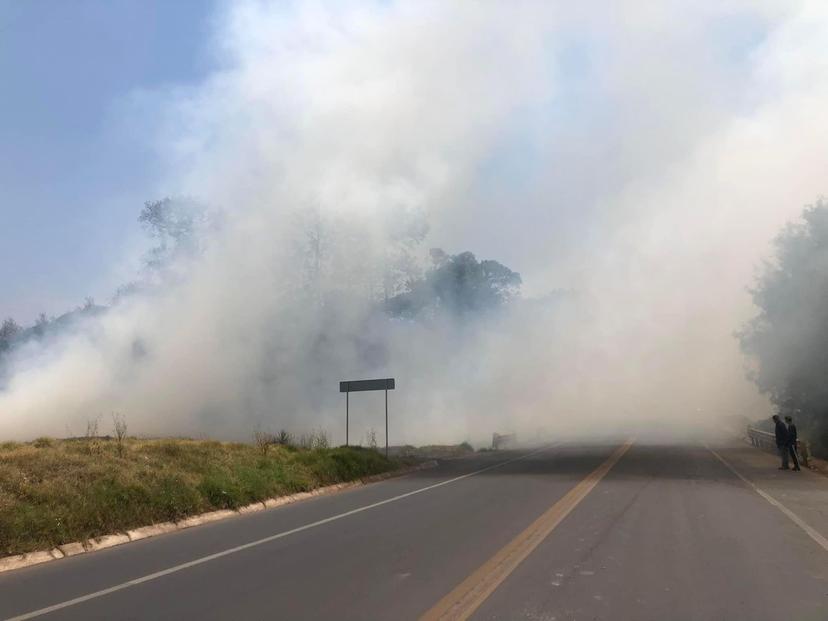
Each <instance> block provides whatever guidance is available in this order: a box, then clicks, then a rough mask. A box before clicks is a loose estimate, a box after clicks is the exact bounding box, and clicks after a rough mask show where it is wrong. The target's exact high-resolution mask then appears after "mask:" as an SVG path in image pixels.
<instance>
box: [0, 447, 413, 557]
mask: <svg viewBox="0 0 828 621" xmlns="http://www.w3.org/2000/svg"><path fill="white" fill-rule="evenodd" d="M399 465H400V462H398V461H394V460H388V459H386V458H385V457H384V456H383V455H382V454H380V453H378V452H377V451H374V450H369V449H363V448H358V447H354V448H345V447H339V448H315V449H302V448H296V447H289V446H272V447H270V448H269V449H268V450H267V451H266V452H265V453H262V451H261V450H260V449H258V448H257V447H255V446H252V445H248V444H238V443H229V442H215V441H202V440H179V439H176V440H170V439H163V440H139V439H127V440H125V442H124V451H123V454H120V453H119V451H118V448H117V446H116V442H115V441H114V440H112V439H108V438H82V439H71V440H56V439H53V438H39V439H37V440H35V441H34V442H28V443H18V442H5V443H2V444H0V556H5V555H11V554H20V553H23V552H30V551H33V550H39V549H45V548H50V547H53V546H56V545H60V544H62V543H68V542H72V541H81V540H84V539H88V538H90V537H98V536H101V535H105V534H109V533H113V532H116V531H124V530H127V529H130V528H136V527H139V526H145V525H147V524H153V523H157V522H165V521H170V520H180V519H182V518H185V517H187V516H190V515H195V514H198V513H202V512H205V511H212V510H216V509H236V508H238V507H241V506H244V505H246V504H250V503H252V502H256V501H260V500H264V499H266V498H272V497H275V496H279V495H283V494H291V493H295V492H299V491H308V490H311V489H314V488H316V487H319V486H322V485H329V484H332V483H339V482H344V481H351V480H354V479H357V478H361V477H364V476H368V475H372V474H379V473H381V472H386V471H389V470H392V469H394V468H396V467H398V466H399Z"/></svg>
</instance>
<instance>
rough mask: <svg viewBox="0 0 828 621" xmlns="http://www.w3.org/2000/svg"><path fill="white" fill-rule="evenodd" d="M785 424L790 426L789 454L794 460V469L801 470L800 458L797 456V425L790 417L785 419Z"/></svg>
mask: <svg viewBox="0 0 828 621" xmlns="http://www.w3.org/2000/svg"><path fill="white" fill-rule="evenodd" d="M785 424H786V425H787V426H788V453H790V455H791V459H792V460H793V466H794V467H793V469H794V470H801V468H800V467H799V456H798V455H797V454H796V440H797V435H796V425H794V423H793V419H792V418H791V417H790V416H786V417H785Z"/></svg>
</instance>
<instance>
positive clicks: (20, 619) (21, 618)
mask: <svg viewBox="0 0 828 621" xmlns="http://www.w3.org/2000/svg"><path fill="white" fill-rule="evenodd" d="M552 446H554V445H549V446H545V447H543V448H540V449H537V450H535V451H532V452H531V453H527V454H526V455H520V456H519V457H513V458H512V459H507V460H506V461H501V462H498V463H496V464H492V465H491V466H486V467H485V468H481V469H480V470H475V471H474V472H468V473H466V474H463V475H460V476H458V477H454V478H453V479H448V480H446V481H440V482H439V483H434V484H433V485H427V486H426V487H421V488H419V489H415V490H412V491H410V492H406V493H405V494H400V495H399V496H393V497H392V498H386V499H385V500H380V501H378V502H375V503H372V504H370V505H365V506H362V507H357V508H356V509H351V510H350V511H345V512H344V513H338V514H336V515H332V516H330V517H327V518H324V519H322V520H317V521H316V522H311V523H310V524H305V525H303V526H297V527H296V528H292V529H290V530H286V531H283V532H281V533H276V534H275V535H269V536H268V537H264V538H262V539H257V540H256V541H251V542H249V543H244V544H242V545H240V546H236V547H234V548H229V549H227V550H222V551H221V552H216V553H215V554H208V555H207V556H202V557H200V558H197V559H194V560H192V561H188V562H186V563H181V564H180V565H175V566H173V567H168V568H167V569H162V570H161V571H156V572H155V573H151V574H147V575H146V576H141V577H140V578H133V579H132V580H127V581H126V582H122V583H121V584H116V585H114V586H111V587H108V588H106V589H101V590H100V591H95V592H93V593H87V594H86V595H81V596H80V597H75V598H73V599H69V600H66V601H65V602H60V603H57V604H53V605H52V606H47V607H45V608H39V609H38V610H33V611H31V612H26V613H23V614H22V615H17V616H16V617H8V618H7V619H6V620H5V621H25V620H26V619H34V618H35V617H40V616H43V615H46V614H49V613H50V612H55V611H57V610H62V609H63V608H68V607H70V606H75V605H76V604H82V603H83V602H87V601H89V600H91V599H97V598H99V597H103V596H104V595H109V594H110V593H115V592H116V591H122V590H124V589H128V588H129V587H133V586H137V585H139V584H143V583H145V582H150V581H152V580H157V579H158V578H163V577H164V576H168V575H170V574H174V573H176V572H179V571H182V570H184V569H189V568H190V567H195V566H196V565H201V564H202V563H207V562H209V561H213V560H215V559H217V558H221V557H223V556H228V555H230V554H235V553H236V552H241V551H242V550H247V549H248V548H254V547H256V546H260V545H262V544H265V543H269V542H271V541H275V540H276V539H282V538H283V537H287V536H289V535H294V534H296V533H300V532H302V531H304V530H309V529H311V528H316V527H317V526H322V525H323V524H328V523H329V522H335V521H336V520H341V519H342V518H346V517H348V516H351V515H355V514H357V513H362V512H363V511H368V510H369V509H374V508H376V507H381V506H382V505H387V504H389V503H391V502H396V501H398V500H402V499H403V498H408V497H409V496H414V495H416V494H422V493H423V492H427V491H429V490H432V489H436V488H438V487H442V486H444V485H448V484H449V483H456V482H457V481H461V480H463V479H467V478H469V477H472V476H474V475H476V474H480V473H482V472H486V471H488V470H493V469H495V468H500V467H502V466H505V465H507V464H511V463H513V462H516V461H520V460H522V459H526V458H528V457H532V456H533V455H536V454H538V453H541V452H543V451H547V450H549V449H550V448H552Z"/></svg>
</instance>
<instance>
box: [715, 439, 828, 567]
mask: <svg viewBox="0 0 828 621" xmlns="http://www.w3.org/2000/svg"><path fill="white" fill-rule="evenodd" d="M705 446H707V445H705ZM707 450H708V451H710V452H711V453H713V454H714V455H715V456H716V458H717V459H718V460H719V461H720V462H722V463H723V464H724V465H725V466H727V469H728V470H730V471H731V472H732V473H733V474H735V475H736V476H737V477H739V478H740V479H741V480H742V482H743V483H744V484H745V485H747V486H748V487H750V488H751V489H752V490H753V491H754V492H756V493H757V494H759V495H760V496H761V497H762V498H764V499H765V500H767V501H768V502H769V503H771V504H772V505H773V506H774V507H776V508H777V509H779V510H780V511H781V512H782V513H784V514H785V515H786V516H788V518H789V519H790V520H791V521H792V522H793V523H794V524H796V525H797V526H799V528H801V529H802V530H804V531H805V533H806V534H807V535H808V536H809V537H810V538H811V539H813V540H814V541H816V542H817V543H818V544H819V545H821V546H822V549H823V550H825V551H826V552H828V539H826V538H825V537H823V536H822V535H821V534H819V533H818V532H817V531H816V530H814V529H813V528H811V527H810V526H808V524H806V523H805V520H803V519H802V518H801V517H799V516H798V515H797V514H796V513H794V512H793V511H791V510H790V509H788V507H786V506H785V505H783V504H782V503H781V502H779V501H778V500H777V499H776V498H774V497H773V496H771V495H770V494H768V493H767V492H766V491H765V490H763V489H762V488H760V487H758V486H757V485H756V484H755V483H753V481H751V480H750V479H748V478H747V477H745V476H743V475H742V474H741V473H740V472H739V471H738V470H736V468H734V467H733V466H731V465H730V462H728V461H727V460H726V459H725V458H724V457H722V456H721V455H719V454H718V453H717V452H716V451H714V450H713V449H712V448H710V447H709V446H708V447H707Z"/></svg>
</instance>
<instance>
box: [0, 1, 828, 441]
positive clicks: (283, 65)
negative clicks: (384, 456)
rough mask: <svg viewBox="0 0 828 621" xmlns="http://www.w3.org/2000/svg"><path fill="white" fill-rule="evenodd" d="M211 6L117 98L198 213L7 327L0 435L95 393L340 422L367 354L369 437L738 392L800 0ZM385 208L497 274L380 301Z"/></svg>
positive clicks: (573, 416) (801, 152) (612, 412)
mask: <svg viewBox="0 0 828 621" xmlns="http://www.w3.org/2000/svg"><path fill="white" fill-rule="evenodd" d="M215 24H216V32H215V41H214V44H215V53H216V54H218V55H219V56H220V58H221V59H222V67H223V69H222V70H221V71H218V72H217V73H216V74H215V75H213V76H212V77H211V78H210V79H209V80H207V81H206V82H205V83H204V84H200V85H197V86H196V87H188V88H184V87H181V88H178V89H175V90H173V91H170V92H164V93H158V94H156V95H154V96H152V97H144V98H143V99H142V101H143V102H144V105H150V106H152V108H153V109H152V110H151V111H150V112H152V114H151V116H152V117H153V118H154V119H155V121H154V123H153V125H152V127H151V128H147V131H148V133H149V134H150V135H151V136H152V137H153V138H152V139H153V141H154V143H155V144H156V145H157V147H158V154H159V158H160V160H161V161H162V162H163V164H164V166H163V168H164V170H165V171H166V174H165V177H164V178H163V179H160V180H159V183H158V187H157V188H148V197H151V196H162V195H188V196H196V197H199V198H200V199H202V200H204V201H205V202H207V203H209V204H210V205H215V206H218V207H220V208H221V210H222V211H223V218H222V226H221V227H220V228H219V230H218V232H217V233H215V234H214V235H213V237H212V238H211V239H210V243H208V244H207V245H206V249H205V251H204V253H203V255H201V256H200V257H199V258H198V260H196V261H195V263H194V264H192V265H187V266H186V268H185V269H183V273H184V274H185V276H184V277H183V278H181V279H179V280H178V281H176V282H175V283H174V284H172V283H171V284H168V285H167V286H166V287H165V288H164V289H163V290H161V291H154V292H153V293H152V294H148V295H139V296H134V297H132V298H130V299H129V300H128V301H126V302H124V303H122V304H120V305H118V306H116V307H115V308H114V309H113V310H111V311H110V312H108V313H106V314H105V315H103V316H101V317H100V318H99V319H94V320H90V325H89V326H86V327H85V328H84V329H83V330H77V331H74V332H72V334H70V335H67V336H66V337H64V338H63V339H61V341H60V342H59V343H57V344H52V345H50V347H49V348H48V350H46V351H44V350H42V349H40V350H35V349H34V348H23V349H21V350H20V351H19V352H17V353H16V355H15V358H14V360H13V365H14V366H13V375H12V377H11V379H10V381H9V383H8V386H7V387H6V389H5V391H4V392H2V393H0V437H31V436H33V435H38V434H44V433H45V434H62V433H64V431H65V429H66V428H67V427H70V428H72V427H74V428H75V429H82V427H83V421H85V420H86V419H87V418H92V417H94V416H97V415H99V414H101V413H106V412H109V411H114V410H117V411H119V412H122V413H124V414H125V415H126V417H127V419H128V421H129V424H130V429H131V431H134V432H135V433H144V434H157V433H180V434H187V435H213V436H223V437H238V438H243V437H248V436H249V434H250V432H251V431H252V430H253V428H254V427H255V426H256V425H262V426H265V427H269V428H271V429H274V430H275V429H278V428H281V427H285V428H288V429H292V430H295V431H303V430H306V429H309V428H311V427H319V426H322V427H325V428H327V429H328V430H329V431H330V432H331V433H332V435H333V437H334V440H335V441H341V440H342V439H343V438H342V426H343V425H342V420H341V419H342V417H343V416H342V414H343V412H342V410H343V406H344V404H343V403H342V399H341V397H340V395H339V394H338V393H337V392H336V390H337V382H338V380H340V379H353V378H356V377H365V376H371V375H376V376H384V375H393V376H395V377H396V378H397V380H398V390H397V391H395V393H393V394H392V396H391V401H392V442H393V443H402V442H411V443H423V442H428V441H439V442H442V441H459V440H463V439H472V440H474V441H482V440H483V439H484V438H486V437H487V436H489V435H490V434H491V432H492V431H498V430H502V431H510V430H517V431H518V433H520V434H521V435H523V436H529V435H533V434H536V433H537V431H538V430H541V429H545V430H548V431H549V432H550V433H564V432H567V433H568V432H575V431H595V430H604V429H606V428H611V429H621V430H623V429H626V428H629V427H631V426H635V425H636V424H639V423H650V424H652V423H653V421H655V424H656V425H657V426H659V427H662V428H667V427H669V428H675V429H678V428H682V429H683V428H686V427H687V426H691V425H694V424H697V423H698V422H699V421H702V422H704V421H707V420H710V419H712V418H714V417H717V416H722V415H729V414H734V413H737V414H748V415H750V414H756V415H761V414H763V413H764V412H765V409H766V408H767V405H766V403H765V401H764V399H762V398H760V397H759V396H758V395H757V394H756V392H755V390H754V389H753V388H752V387H751V386H750V385H749V384H748V383H747V381H746V380H745V379H744V372H743V366H742V360H741V356H740V354H739V351H738V344H737V342H736V340H735V339H734V338H733V337H732V333H733V331H734V330H735V329H737V328H738V327H739V325H740V324H741V322H742V321H743V319H744V318H745V317H747V316H748V315H749V313H750V307H749V298H748V296H747V293H746V291H745V287H746V286H747V285H749V284H750V281H751V277H752V270H753V269H754V266H755V265H756V263H757V262H758V260H759V258H760V256H761V255H762V254H764V253H765V252H766V251H767V249H768V240H770V239H771V238H772V236H773V234H774V233H775V231H776V229H778V227H779V226H780V225H781V224H782V223H783V222H784V221H786V220H787V219H790V218H791V217H792V216H793V215H794V214H796V213H797V212H798V211H799V209H800V208H801V206H802V204H804V203H806V202H809V201H810V200H812V199H813V198H814V197H815V196H816V195H818V194H819V193H820V192H821V191H824V190H825V188H824V180H823V175H824V171H825V170H826V164H828V152H827V151H826V150H825V148H824V145H825V144H826V141H825V138H826V133H828V132H827V131H826V130H828V119H826V118H825V115H824V114H822V110H824V108H825V105H826V103H828V67H826V63H825V59H824V54H823V51H822V50H823V42H824V41H825V37H826V35H828V10H826V9H825V8H823V6H822V5H821V4H820V3H808V2H800V3H796V2H794V3H792V2H784V3H783V2H780V3H772V2H769V3H766V4H757V3H747V2H745V3H741V2H734V3H730V4H727V5H723V4H722V3H709V4H708V5H707V6H697V5H696V4H694V5H693V6H689V5H688V4H687V3H683V2H665V3H659V4H658V5H644V4H638V5H635V6H632V5H631V6H625V7H624V8H623V9H622V8H614V9H608V8H607V7H606V6H605V5H603V4H595V5H591V4H590V3H587V4H585V5H580V7H579V8H574V5H572V3H563V2H562V3H553V2H532V1H526V2H518V3H500V2H476V3H466V2H453V3H450V2H436V1H435V2H428V1H417V2H402V1H400V2H367V3H366V2H361V3H357V2H345V3H343V2H335V3H333V2H332V3H322V2H313V3H297V4H295V5H290V6H289V7H286V6H285V5H284V4H283V3H272V4H270V3H263V2H241V3H239V2H234V3H231V4H228V5H227V6H226V7H225V8H224V10H223V11H222V12H221V13H220V14H219V15H217V17H216V20H215ZM147 102H150V103H147ZM146 112H147V111H146V110H144V111H143V113H142V116H144V115H145V114H146ZM400 222H404V223H409V224H411V223H413V224H412V226H415V227H416V226H419V225H420V224H422V223H423V222H426V223H427V224H428V227H429V234H428V236H427V238H426V239H425V240H424V241H423V242H422V244H420V245H419V246H416V245H413V246H412V248H410V249H409V250H410V252H411V254H412V255H417V254H419V255H424V253H425V250H426V249H427V248H428V247H429V246H441V247H444V248H445V249H446V250H448V251H450V252H459V251H462V250H471V251H474V252H475V253H477V254H478V255H479V256H481V257H485V258H494V259H497V260H499V261H501V262H503V263H505V264H506V265H508V266H509V267H511V268H512V269H515V270H517V271H519V272H521V273H522V274H523V276H524V282H525V294H524V298H525V299H524V300H523V301H522V302H520V303H517V304H515V305H513V306H512V309H511V311H510V312H509V313H507V314H506V315H504V316H498V317H495V318H490V319H487V320H486V321H482V320H481V321H473V322H471V323H469V322H463V323H461V324H457V323H456V322H451V321H438V320H435V321H431V322H419V323H418V322H406V321H396V322H389V321H387V320H385V319H382V318H381V317H380V316H378V313H377V310H376V303H375V301H376V300H377V299H378V297H379V298H381V296H382V292H383V286H384V283H385V282H386V280H387V273H388V266H389V263H390V261H391V260H392V257H393V256H396V255H395V253H398V252H399V251H400V250H401V243H402V242H401V241H400V231H399V230H398V228H399V227H398V223H400ZM316 234H318V235H317V237H318V238H320V239H322V240H323V242H320V244H321V248H322V250H320V251H319V252H318V253H317V256H316V258H317V259H318V260H319V265H318V269H317V268H314V269H313V270H312V276H313V277H312V278H310V279H309V278H308V248H309V244H310V245H312V244H313V243H314V242H313V241H312V240H313V239H316V238H315V237H314V235H316ZM309 240H310V241H309ZM309 282H310V283H312V286H309V285H308V283H309ZM556 290H566V291H567V292H568V293H567V294H565V295H553V296H550V295H549V294H550V293H552V292H553V291H556ZM136 344H138V345H136ZM366 352H369V354H366ZM370 352H374V353H373V354H371V353H370ZM354 401H355V402H354V407H355V408H356V409H355V417H361V419H360V420H362V421H363V422H362V423H358V424H357V431H355V434H359V424H363V425H372V426H375V427H377V428H380V427H381V418H380V416H381V411H382V401H381V397H379V396H377V395H360V396H359V397H355V400H354Z"/></svg>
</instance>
